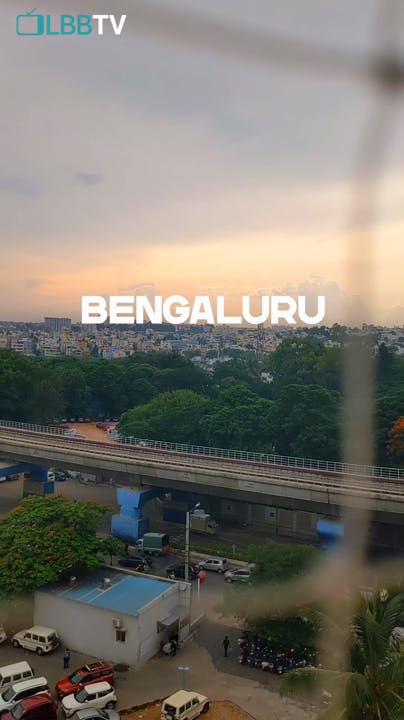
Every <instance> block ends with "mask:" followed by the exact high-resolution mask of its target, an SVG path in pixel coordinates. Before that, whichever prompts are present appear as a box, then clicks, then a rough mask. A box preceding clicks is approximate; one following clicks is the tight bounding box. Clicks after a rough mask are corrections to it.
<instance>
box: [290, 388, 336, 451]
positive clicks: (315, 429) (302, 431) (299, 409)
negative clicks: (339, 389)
mask: <svg viewBox="0 0 404 720" xmlns="http://www.w3.org/2000/svg"><path fill="white" fill-rule="evenodd" d="M340 402H341V398H340V396H339V395H338V394H337V393H333V392H331V391H330V390H327V389H326V388H323V387H321V386H319V385H306V386H303V385H288V386H287V387H285V388H284V389H283V390H282V392H281V394H280V398H279V400H278V402H277V413H278V435H277V441H276V448H277V452H279V453H281V454H283V455H293V456H298V457H310V458H318V459H320V460H337V459H338V458H339V455H340V417H339V411H340Z"/></svg>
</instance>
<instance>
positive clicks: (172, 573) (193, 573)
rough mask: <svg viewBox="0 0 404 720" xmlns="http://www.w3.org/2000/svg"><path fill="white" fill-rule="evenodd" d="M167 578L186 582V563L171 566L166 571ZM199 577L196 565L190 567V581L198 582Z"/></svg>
mask: <svg viewBox="0 0 404 720" xmlns="http://www.w3.org/2000/svg"><path fill="white" fill-rule="evenodd" d="M166 574H167V577H168V578H170V580H185V565H184V563H178V564H176V565H170V566H169V567H168V568H167V570H166ZM197 577H198V568H197V567H196V566H195V565H188V578H189V579H190V580H196V578H197Z"/></svg>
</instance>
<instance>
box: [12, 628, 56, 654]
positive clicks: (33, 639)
mask: <svg viewBox="0 0 404 720" xmlns="http://www.w3.org/2000/svg"><path fill="white" fill-rule="evenodd" d="M11 644H12V645H13V646H14V647H22V648H25V650H32V652H36V653H37V654H38V655H43V654H44V653H48V652H51V651H52V650H55V648H57V647H58V645H59V638H58V635H57V632H56V630H54V629H53V628H48V627H43V626H42V625H34V626H33V627H31V628H28V630H20V632H18V633H16V634H15V635H13V637H12V638H11Z"/></svg>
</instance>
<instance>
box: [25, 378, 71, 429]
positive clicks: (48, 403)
mask: <svg viewBox="0 0 404 720" xmlns="http://www.w3.org/2000/svg"><path fill="white" fill-rule="evenodd" d="M58 385H59V383H58V382H52V380H51V379H50V378H47V377H46V376H44V377H41V378H40V379H38V380H36V382H35V383H34V387H33V388H32V390H31V392H30V394H29V398H28V400H27V410H28V412H29V419H30V420H31V422H34V423H41V424H42V425H46V424H48V423H52V422H54V421H55V420H56V419H57V418H60V417H61V415H62V414H63V412H64V407H65V406H64V402H63V397H62V393H61V391H60V389H59V387H58Z"/></svg>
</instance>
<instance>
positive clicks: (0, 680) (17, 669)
mask: <svg viewBox="0 0 404 720" xmlns="http://www.w3.org/2000/svg"><path fill="white" fill-rule="evenodd" d="M32 677H34V671H33V669H32V667H31V665H29V664H28V663H27V662H26V661H25V660H23V661H22V662H18V663H13V665H4V666H3V667H0V692H3V690H5V689H6V688H8V687H9V686H10V685H13V684H14V683H17V682H21V681H22V680H29V678H32Z"/></svg>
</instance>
